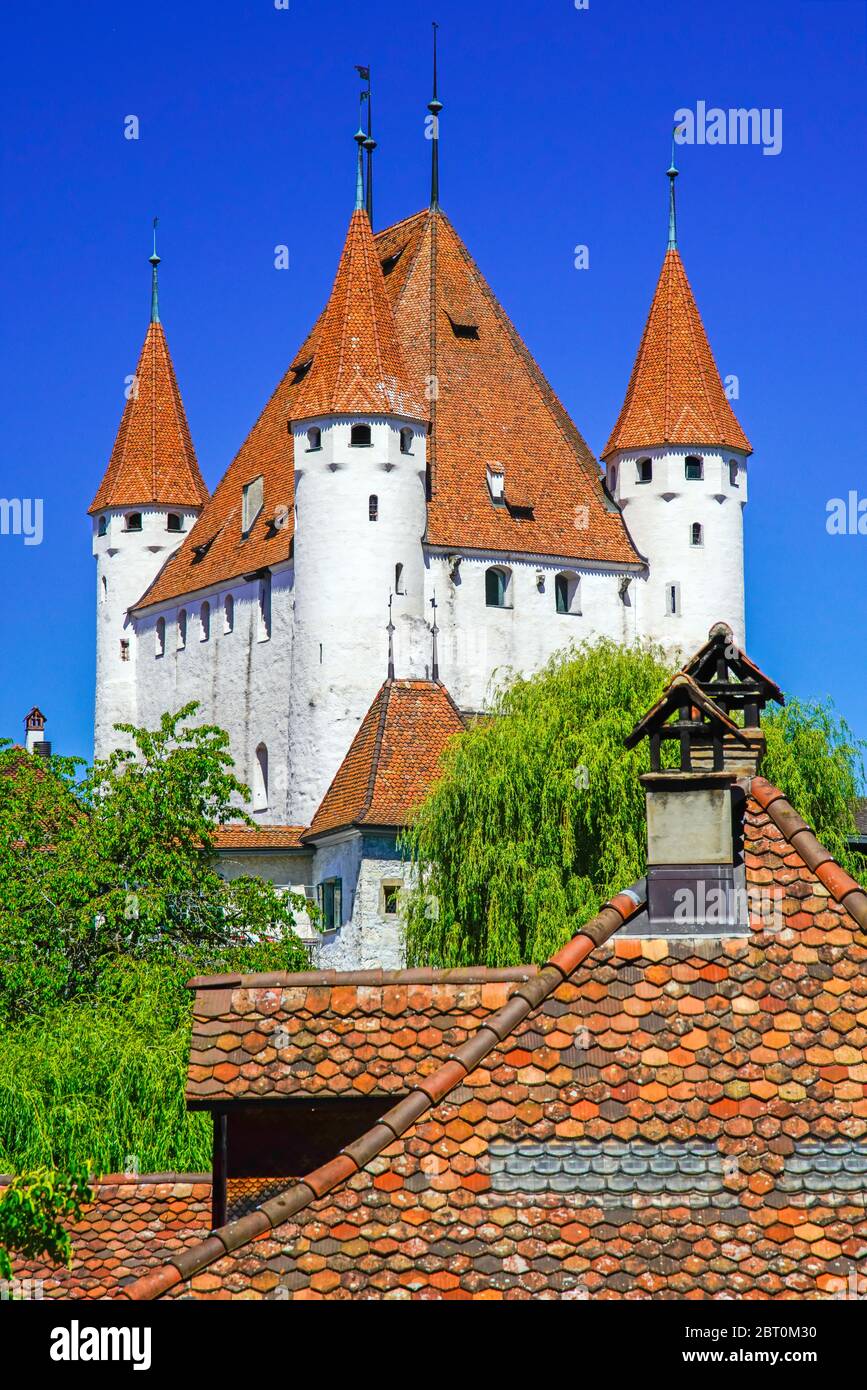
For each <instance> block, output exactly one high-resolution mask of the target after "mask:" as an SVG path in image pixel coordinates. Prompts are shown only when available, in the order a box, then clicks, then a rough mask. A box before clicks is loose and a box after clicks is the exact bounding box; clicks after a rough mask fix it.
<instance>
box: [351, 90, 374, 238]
mask: <svg viewBox="0 0 867 1390" xmlns="http://www.w3.org/2000/svg"><path fill="white" fill-rule="evenodd" d="M355 71H356V72H357V73H358V75H359V77H360V78H361V80H362V82H366V83H367V91H366V92H363V93H362V98H361V99H362V101H366V102H367V135H366V137H365V141H364V149H365V150H366V151H367V199H366V203H365V206H366V207H367V220H368V221H369V223H370V225H371V227H372V226H373V151H374V150H375V149H376V141H375V140H374V138H373V96H372V94H371V88H370V64H369V63H368V64H366V65H362V64H359V63H356V65H355Z"/></svg>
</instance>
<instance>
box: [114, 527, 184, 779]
mask: <svg viewBox="0 0 867 1390" xmlns="http://www.w3.org/2000/svg"><path fill="white" fill-rule="evenodd" d="M133 512H137V513H140V515H141V519H142V529H141V530H140V531H128V530H127V529H126V523H127V517H128V516H129V515H130V514H132V513H133ZM170 513H174V514H175V515H176V516H180V517H181V518H182V520H183V528H184V529H183V531H169V530H168V528H167V518H168V516H169V514H170ZM197 515H198V509H197V508H186V509H185V508H182V507H128V508H124V509H123V510H120V509H117V508H106V509H105V510H104V511H102V512H100V513H99V515H98V516H95V517H94V518H93V554H94V556H95V557H96V707H95V716H94V756H95V757H97V758H101V757H105V756H106V754H108V753H110V752H111V750H112V749H113V748H116V747H119V746H120V745H121V743H122V742H123V739H122V737H121V736H119V735H117V734H116V733H115V732H114V725H115V724H119V723H125V724H130V723H131V724H134V723H136V722H137V717H138V710H137V698H136V695H137V675H136V668H137V659H138V653H137V643H136V640H135V632H134V630H133V625H132V622H131V621H130V619H129V618H128V617H127V610H128V609H129V608H130V607H131V606H132V605H133V604H134V603H136V602H137V601H138V600H139V599H140V598H141V596H142V594H143V593H144V592H145V590H146V589H147V588H148V587H149V585H150V584H151V583H152V582H153V580H154V579H155V578H156V575H157V573H158V572H159V570H160V569H161V568H162V566H163V565H164V564H165V562H166V560H167V558H168V556H169V555H171V554H172V553H173V552H174V551H175V550H177V548H178V546H179V545H180V543H181V541H182V540H183V539H184V535H185V533H186V532H187V531H189V529H190V527H191V526H192V524H193V521H194V520H195V518H196V517H197ZM102 518H104V519H105V526H106V533H105V535H103V536H101V535H100V534H99V529H100V521H101V519H102ZM122 641H124V642H128V643H129V647H128V648H127V649H126V657H127V659H126V660H124V657H123V651H122V648H121V642H122Z"/></svg>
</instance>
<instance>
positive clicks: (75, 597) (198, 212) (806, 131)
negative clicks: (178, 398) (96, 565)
mask: <svg viewBox="0 0 867 1390" xmlns="http://www.w3.org/2000/svg"><path fill="white" fill-rule="evenodd" d="M431 19H436V20H438V21H439V23H440V25H441V31H440V35H441V49H440V56H441V69H440V76H441V93H440V94H441V97H442V99H443V100H444V102H445V111H444V113H443V117H442V127H441V131H442V147H441V148H442V155H441V162H442V202H443V205H444V207H445V209H446V211H447V212H448V213H449V215H450V216H451V218H452V220H453V221H454V223H455V224H456V226H457V228H458V230H459V232H460V233H461V235H462V236H463V237H464V239H465V240H466V242H467V243H468V245H469V247H470V249H471V251H472V252H473V254H474V256H475V257H476V259H477V261H478V263H479V265H480V266H481V268H482V270H483V272H484V273H485V275H486V276H487V277H488V279H489V281H490V282H491V284H492V286H493V287H494V289H495V291H496V292H497V294H498V295H499V296H500V298H501V300H502V302H503V304H504V305H505V307H506V309H507V311H508V312H509V314H510V315H511V316H512V318H513V319H514V321H515V323H516V324H517V326H518V328H519V330H520V331H521V333H522V334H523V335H524V337H525V339H526V341H527V343H528V344H529V346H530V348H531V350H532V352H533V353H534V355H535V356H536V357H537V358H538V360H539V362H540V363H541V365H542V368H543V370H544V371H545V373H546V374H547V376H548V377H549V379H550V380H551V382H552V383H553V385H554V387H555V389H556V390H557V391H558V393H559V394H560V396H561V397H562V398H563V400H564V401H565V403H566V405H567V406H568V408H569V410H570V412H571V414H572V415H573V417H574V419H575V420H576V422H577V424H578V426H579V428H580V429H581V430H582V432H583V433H584V435H585V437H586V438H587V440H588V442H589V443H590V445H591V447H592V448H593V449H594V450H595V451H596V452H597V453H598V452H599V450H600V449H601V448H602V447H603V446H604V442H605V439H606V437H607V435H608V432H609V430H610V428H611V425H612V423H613V421H614V419H615V417H616V415H617V412H618V409H619V407H620V404H621V401H622V398H623V393H624V390H625V387H626V382H627V378H628V374H629V370H630V368H631V365H632V360H633V357H634V354H635V349H636V346H637V343H638V339H639V336H640V332H641V329H642V326H643V323H644V319H645V316H646V313H647V309H648V306H649V302H650V297H651V294H652V291H653V287H654V284H655V281H656V277H657V275H658V272H659V268H660V263H661V258H662V255H663V251H664V246H665V235H666V215H667V214H666V199H667V184H666V180H665V177H664V171H665V168H666V166H667V162H668V154H669V147H668V141H669V135H670V130H671V124H672V116H673V113H674V111H675V110H676V109H677V108H678V107H690V108H693V109H694V108H695V106H696V103H697V102H698V101H699V100H703V101H705V102H706V103H707V104H708V106H719V107H723V108H726V109H728V108H730V107H740V106H744V107H749V106H757V107H767V108H776V107H779V108H781V109H782V112H783V147H782V152H781V153H780V154H779V155H777V156H766V155H763V154H762V151H761V149H760V148H759V147H757V146H719V145H718V146H710V145H704V146H695V147H690V148H684V149H682V150H681V151H680V152H679V163H680V167H681V171H682V173H681V178H680V180H679V184H678V195H679V213H680V245H681V251H682V254H683V257H684V261H685V263H686V267H687V271H688V274H689V276H690V279H691V281H692V284H693V287H694V289H695V292H696V295H697V298H698V302H699V307H700V309H701V312H702V314H703V317H704V320H705V324H706V326H707V329H708V332H709V335H710V339H711V344H712V346H713V349H714V352H715V354H716V357H717V362H718V364H719V366H720V369H721V371H722V372H723V374H724V375H727V374H730V373H733V374H736V375H737V376H738V377H739V379H740V400H739V401H738V402H737V405H736V408H737V411H738V414H739V417H740V419H741V421H742V423H743V425H744V427H745V429H746V431H747V433H748V434H749V436H750V438H751V440H752V442H753V446H754V448H755V457H754V461H753V463H752V476H751V480H750V492H751V501H750V504H749V506H748V508H747V514H746V515H747V524H746V530H747V592H748V646H749V648H750V650H751V653H752V655H753V656H754V658H755V659H756V660H757V661H759V662H760V664H761V665H762V666H764V667H765V668H766V669H767V670H768V671H769V673H770V674H772V675H773V676H775V677H776V678H777V679H778V680H779V681H780V682H781V684H782V685H783V686H784V687H785V688H786V689H787V690H789V691H791V692H793V693H796V694H798V695H802V696H808V697H810V696H820V697H823V696H826V695H829V694H830V695H832V696H833V698H834V699H835V701H836V702H837V704H838V706H839V708H840V709H841V710H842V711H843V713H845V715H846V716H847V717H848V718H849V719H850V721H851V722H852V724H853V725H854V726H855V728H856V730H857V731H858V732H859V733H860V734H861V735H862V736H865V737H867V693H865V692H867V684H865V680H864V674H865V672H864V667H865V660H864V649H865V630H867V584H865V577H867V536H851V537H849V536H830V535H828V534H827V532H826V528H825V518H826V504H827V502H828V500H829V499H830V498H832V497H835V496H846V495H847V494H848V492H849V491H850V490H855V491H856V492H857V494H858V496H859V497H860V498H867V470H865V454H864V446H865V434H867V431H865V418H864V401H865V397H867V392H865V360H867V354H865V334H864V326H865V323H864V305H865V302H867V294H865V283H864V282H865V255H864V235H865V233H864V229H865V224H867V206H865V185H864V169H865V150H864V134H865V112H864V95H865V89H867V81H865V77H867V71H865V53H867V42H865V4H864V0H762V3H760V4H757V3H756V0H729V3H727V4H726V5H722V6H720V5H710V4H706V3H705V4H697V5H686V4H683V3H682V0H652V3H648V0H590V7H589V9H588V10H581V11H579V10H576V9H575V6H574V0H541V3H538V2H537V3H532V4H530V3H527V0H496V3H494V0H436V4H435V6H433V7H432V6H428V5H420V4H418V3H414V4H412V5H395V3H394V0H388V3H384V0H367V2H366V3H358V0H354V2H353V3H350V2H349V0H315V2H314V0H289V5H288V9H286V10H282V9H276V8H275V6H274V3H273V0H255V3H254V0H231V2H230V0H207V3H205V2H204V0H185V3H183V4H169V3H166V0H148V3H147V4H145V3H141V0H126V3H124V4H118V3H117V0H112V3H108V2H107V0H89V3H88V4H87V5H85V6H80V5H70V4H68V3H58V0H47V2H46V3H40V4H39V5H26V6H17V7H14V8H8V9H7V11H6V13H5V15H4V22H3V24H4V51H5V53H6V61H5V64H4V82H3V90H2V93H0V106H2V131H3V139H2V145H3V157H2V159H3V162H2V190H3V203H4V207H5V216H4V232H3V272H4V274H3V280H4V289H3V296H2V313H3V315H4V318H5V324H4V331H3V333H2V341H0V352H2V357H3V361H2V373H0V381H2V400H0V405H2V426H3V440H2V477H0V496H5V497H16V496H17V497H23V498H30V497H42V498H44V508H45V511H44V540H43V542H42V544H41V545H39V546H30V547H27V546H25V545H24V544H23V541H22V538H20V537H12V536H0V579H2V593H3V608H2V625H3V626H2V644H0V663H2V664H0V674H2V680H0V734H4V735H6V736H15V737H20V734H21V720H22V717H23V715H24V714H25V712H26V711H27V710H28V709H29V707H30V706H31V705H32V704H33V703H38V704H39V705H40V706H41V707H42V708H43V709H44V710H45V711H46V713H47V714H48V716H49V720H50V728H49V732H50V734H51V736H52V738H53V741H54V745H55V748H56V749H58V751H64V752H70V753H73V752H74V753H78V754H82V755H84V756H89V755H90V752H91V738H92V701H93V630H94V576H93V560H92V558H91V554H90V529H89V522H88V519H87V517H86V515H85V512H86V508H87V506H88V505H89V503H90V500H91V497H92V495H93V492H94V491H95V488H96V485H97V483H98V481H99V479H100V476H101V474H102V471H103V469H104V467H105V464H106V461H107V459H108V455H109V452H110V450H111V445H112V441H113V438H114V434H115V431H116V429H117V424H118V420H119V418H120V413H121V408H122V405H123V387H124V378H125V377H126V376H127V375H128V374H129V373H131V372H132V371H133V370H134V368H135V364H136V358H137V354H138V351H139V347H140V344H141V341H142V338H143V335H144V332H145V328H146V322H147V309H148V293H149V281H148V277H149V267H148V264H147V256H148V254H149V250H150V246H149V235H150V222H151V218H152V217H153V215H154V214H158V215H159V217H160V252H161V255H162V257H163V264H162V268H161V307H162V313H163V320H164V323H165V325H166V330H167V333H168V337H169V343H170V345H171V350H172V353H173V356H174V361H175V366H176V369H177V372H178V376H179V380H180V385H181V390H182V393H183V396H184V400H185V402H186V407H187V414H188V417H189V421H190V425H191V428H192V432H193V438H194V441H195V444H196V448H197V451H198V455H199V460H200V462H201V465H202V469H203V472H204V475H205V478H206V480H207V482H208V484H209V486H211V487H213V485H214V484H215V483H216V482H217V480H218V478H219V477H220V475H221V474H222V472H223V471H224V469H225V467H226V466H227V464H228V463H229V461H230V460H231V458H232V456H233V455H234V453H235V452H236V450H237V448H238V446H239V445H240V444H241V442H242V440H243V438H244V436H245V434H246V433H247V431H248V429H249V427H250V425H251V424H252V422H253V421H254V419H255V418H256V416H257V415H258V413H259V411H260V410H261V408H262V405H263V403H264V401H265V399H266V398H267V396H268V395H269V394H270V392H271V390H272V389H273V387H274V385H275V383H276V382H277V380H278V379H279V378H280V376H281V375H282V373H283V372H284V370H285V368H286V366H287V365H288V363H289V361H290V360H291V357H292V355H293V354H294V352H295V350H296V348H297V346H298V344H299V343H300V341H301V340H302V338H303V337H304V335H305V333H306V331H307V329H308V327H309V326H310V323H311V322H312V319H313V318H314V316H315V314H316V313H317V312H318V310H319V309H320V307H321V305H322V302H323V298H324V296H325V294H326V293H327V290H328V287H329V285H330V282H331V278H332V276H333V272H334V268H335V264H336V259H337V256H338V254H339V250H340V246H341V242H342V238H343V235H344V232H345V227H346V222H347V218H348V215H349V211H350V207H351V201H352V195H353V168H352V160H353V149H354V147H353V145H352V141H351V135H352V132H353V130H354V129H355V126H356V123H357V91H358V80H357V78H356V74H355V72H354V71H353V65H354V64H355V63H367V62H369V63H370V64H372V67H373V76H374V84H375V108H374V115H375V124H376V132H375V133H376V135H377V137H378V139H379V141H380V149H379V152H378V155H377V178H376V191H377V209H376V219H375V220H376V223H377V225H378V226H383V225H385V224H386V223H387V222H390V221H393V220H395V219H397V218H400V217H403V216H406V215H408V214H409V213H411V212H414V211H416V210H417V209H418V208H419V207H421V206H423V205H424V203H425V202H426V201H427V189H428V158H429V145H428V143H427V141H426V140H425V139H424V124H423V122H424V116H425V103H426V102H427V99H428V95H429V72H430V58H429V47H430V21H431ZM128 115H136V116H138V118H139V121H140V138H139V140H138V141H129V140H126V139H124V118H125V117H126V116H128ZM279 243H285V244H287V245H288V246H289V249H290V257H291V266H290V269H289V270H288V271H277V270H275V269H274V247H275V245H277V244H279ZM579 243H581V244H586V245H587V246H588V247H589V248H590V269H589V270H587V271H577V270H576V269H575V268H574V267H573V248H574V247H575V246H576V245H577V244H579Z"/></svg>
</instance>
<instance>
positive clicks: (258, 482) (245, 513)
mask: <svg viewBox="0 0 867 1390" xmlns="http://www.w3.org/2000/svg"><path fill="white" fill-rule="evenodd" d="M264 505H265V479H264V478H263V477H262V475H261V473H260V474H259V477H258V478H253V480H252V482H249V483H246V484H245V485H244V490H243V493H242V508H241V510H242V518H241V529H242V531H243V533H244V535H245V536H246V535H248V534H249V532H250V531H251V530H252V528H253V526H254V524H255V522H256V518H257V517H258V515H259V513H260V512H261V510H262V508H263V507H264Z"/></svg>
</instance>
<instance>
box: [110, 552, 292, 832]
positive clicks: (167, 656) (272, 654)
mask: <svg viewBox="0 0 867 1390" xmlns="http://www.w3.org/2000/svg"><path fill="white" fill-rule="evenodd" d="M259 590H260V581H258V580H252V581H247V582H244V581H242V582H241V583H239V584H236V585H235V586H234V587H233V588H231V589H226V588H222V589H219V590H212V591H204V592H203V593H202V594H200V595H197V596H195V597H188V598H186V599H185V600H184V602H183V603H182V604H177V605H172V606H163V607H160V608H159V609H151V610H148V612H147V613H146V614H143V615H141V616H140V617H139V618H138V619H137V620H136V643H137V646H138V713H139V720H140V722H141V723H143V724H147V725H149V726H153V725H155V724H156V723H158V721H159V719H160V716H161V715H162V714H163V713H164V712H165V711H166V710H171V711H174V710H177V709H180V708H181V707H182V706H183V705H185V704H187V703H188V702H189V701H191V700H197V701H198V702H199V710H198V713H197V714H196V715H195V722H196V723H199V724H204V723H214V724H218V725H219V726H220V727H221V728H223V729H225V730H226V731H227V732H228V734H229V738H230V745H231V752H232V756H233V758H234V760H235V772H236V774H237V776H238V777H240V779H241V781H243V782H246V784H247V785H248V786H249V787H250V788H251V789H252V790H254V792H255V789H256V782H257V776H256V765H257V764H256V749H257V747H259V745H260V744H264V745H265V747H266V748H267V751H268V795H267V801H266V802H265V804H258V805H257V804H256V802H255V801H254V804H253V805H252V806H249V805H248V810H250V812H251V814H252V815H253V817H254V819H256V820H257V821H260V822H261V823H262V824H292V823H293V822H292V821H291V818H290V816H289V795H288V781H287V768H288V762H289V682H290V672H291V664H292V625H293V613H292V607H293V572H292V568H291V566H287V567H284V568H283V569H278V570H275V571H274V572H273V573H272V576H271V628H270V634H271V635H270V637H266V636H265V633H264V630H263V627H262V622H261V616H260V599H259ZM227 594H231V596H232V599H233V601H234V613H233V628H232V631H231V632H226V631H225V617H224V614H225V601H226V596H227ZM203 602H208V603H210V606H211V621H210V637H209V638H208V640H207V641H203V640H202V623H201V610H202V603H203ZM181 608H183V609H185V610H186V614H187V641H186V646H185V647H184V648H183V649H179V647H178V614H179V612H180V610H181ZM160 618H162V619H164V620H165V633H166V637H165V652H164V655H163V656H157V655H156V651H157V641H156V629H157V623H158V621H159V619H160Z"/></svg>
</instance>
